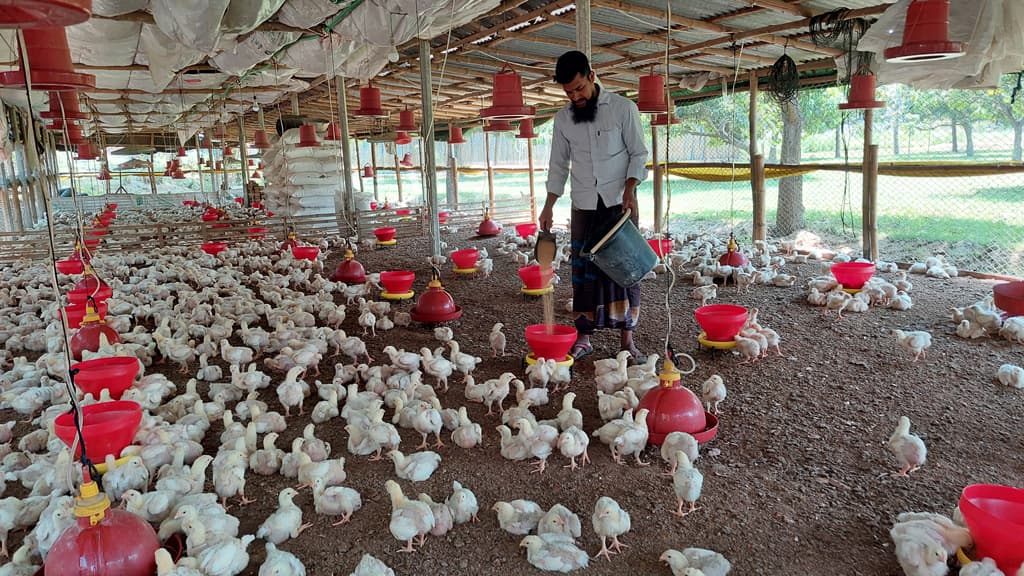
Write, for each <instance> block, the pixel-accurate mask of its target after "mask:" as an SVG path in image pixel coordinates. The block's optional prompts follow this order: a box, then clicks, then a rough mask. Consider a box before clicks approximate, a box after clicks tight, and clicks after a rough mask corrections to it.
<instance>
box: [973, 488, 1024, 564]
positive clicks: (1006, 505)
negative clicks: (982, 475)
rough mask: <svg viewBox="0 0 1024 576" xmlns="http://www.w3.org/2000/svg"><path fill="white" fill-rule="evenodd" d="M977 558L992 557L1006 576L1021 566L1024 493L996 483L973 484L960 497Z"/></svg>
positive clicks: (1023, 552) (1023, 537)
mask: <svg viewBox="0 0 1024 576" xmlns="http://www.w3.org/2000/svg"><path fill="white" fill-rule="evenodd" d="M960 512H961V513H962V514H963V515H964V522H966V523H967V528H968V530H970V531H971V537H972V538H973V539H974V552H975V556H976V557H977V558H985V557H988V558H991V559H993V560H995V561H996V565H998V566H999V569H1000V570H1002V571H1003V573H1005V574H1017V571H1018V570H1019V569H1020V566H1021V564H1022V563H1024V490H1021V489H1020V488H1013V487H1011V486H999V485H997V484H972V485H971V486H967V487H966V488H964V491H963V493H962V494H961V495H960Z"/></svg>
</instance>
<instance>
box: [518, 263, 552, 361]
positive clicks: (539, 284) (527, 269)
mask: <svg viewBox="0 0 1024 576" xmlns="http://www.w3.org/2000/svg"><path fill="white" fill-rule="evenodd" d="M519 279H520V280H522V281H523V286H525V287H526V289H527V290H540V289H542V288H545V287H546V286H547V285H548V284H549V283H550V282H551V275H550V272H549V273H548V277H547V278H545V277H544V274H543V273H542V272H541V269H540V266H538V265H536V264H535V265H533V266H523V267H522V268H520V269H519ZM545 358H547V356H545Z"/></svg>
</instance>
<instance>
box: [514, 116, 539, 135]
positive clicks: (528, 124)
mask: <svg viewBox="0 0 1024 576" xmlns="http://www.w3.org/2000/svg"><path fill="white" fill-rule="evenodd" d="M536 137H537V134H535V133H534V131H533V118H523V119H522V120H520V121H519V132H518V133H517V134H516V138H523V139H530V138H536Z"/></svg>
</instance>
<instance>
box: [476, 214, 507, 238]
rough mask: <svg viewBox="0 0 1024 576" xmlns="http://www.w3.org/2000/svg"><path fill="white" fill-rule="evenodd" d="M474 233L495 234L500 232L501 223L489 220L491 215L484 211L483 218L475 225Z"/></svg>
mask: <svg viewBox="0 0 1024 576" xmlns="http://www.w3.org/2000/svg"><path fill="white" fill-rule="evenodd" d="M476 233H477V236H497V235H498V234H500V233H501V225H500V224H498V223H497V222H495V221H494V220H491V217H490V216H489V215H488V214H487V213H486V212H485V213H484V220H483V222H481V223H480V226H478V227H477V229H476Z"/></svg>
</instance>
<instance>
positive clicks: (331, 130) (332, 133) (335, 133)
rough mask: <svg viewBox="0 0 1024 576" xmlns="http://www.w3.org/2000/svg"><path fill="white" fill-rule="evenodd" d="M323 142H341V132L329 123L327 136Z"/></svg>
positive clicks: (332, 123) (336, 126)
mask: <svg viewBox="0 0 1024 576" xmlns="http://www.w3.org/2000/svg"><path fill="white" fill-rule="evenodd" d="M324 140H331V141H337V140H341V131H340V130H338V125H337V124H335V123H334V122H331V123H330V124H328V125H327V135H326V136H324Z"/></svg>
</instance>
